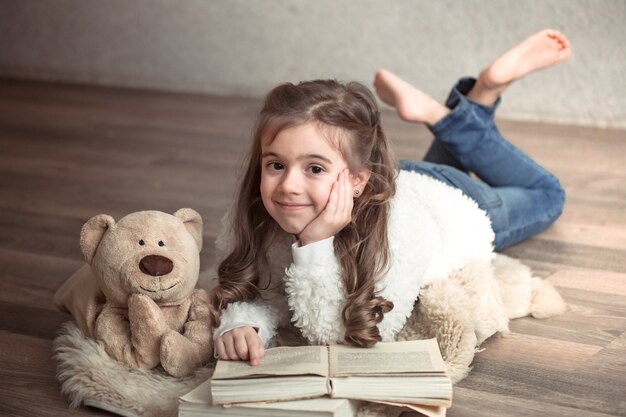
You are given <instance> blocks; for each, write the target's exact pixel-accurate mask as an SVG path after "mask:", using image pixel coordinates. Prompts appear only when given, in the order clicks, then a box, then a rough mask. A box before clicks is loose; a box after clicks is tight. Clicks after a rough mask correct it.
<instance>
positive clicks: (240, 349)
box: [233, 335, 249, 361]
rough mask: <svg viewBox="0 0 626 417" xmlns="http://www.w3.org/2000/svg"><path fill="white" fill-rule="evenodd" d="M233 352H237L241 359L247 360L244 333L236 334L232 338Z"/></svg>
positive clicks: (246, 345)
mask: <svg viewBox="0 0 626 417" xmlns="http://www.w3.org/2000/svg"><path fill="white" fill-rule="evenodd" d="M233 344H234V347H235V352H237V357H238V358H239V359H241V360H244V361H247V360H248V354H249V351H248V343H247V341H246V337H245V335H237V337H235V340H234V343H233Z"/></svg>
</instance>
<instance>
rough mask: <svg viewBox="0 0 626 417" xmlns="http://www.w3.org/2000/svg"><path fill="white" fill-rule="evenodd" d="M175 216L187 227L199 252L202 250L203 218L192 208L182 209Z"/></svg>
mask: <svg viewBox="0 0 626 417" xmlns="http://www.w3.org/2000/svg"><path fill="white" fill-rule="evenodd" d="M174 216H176V217H178V218H179V219H181V220H182V221H183V223H184V224H185V227H186V228H187V230H188V231H189V233H191V236H193V238H194V240H195V241H196V244H197V245H198V250H202V216H200V214H199V213H198V212H197V211H195V210H193V209H190V208H181V209H180V210H177V211H176V213H174Z"/></svg>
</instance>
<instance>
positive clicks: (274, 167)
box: [267, 162, 284, 171]
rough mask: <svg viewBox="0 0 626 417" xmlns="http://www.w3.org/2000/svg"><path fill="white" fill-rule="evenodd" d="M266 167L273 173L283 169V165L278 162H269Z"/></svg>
mask: <svg viewBox="0 0 626 417" xmlns="http://www.w3.org/2000/svg"><path fill="white" fill-rule="evenodd" d="M267 167H268V168H269V169H271V170H273V171H279V170H281V169H283V168H284V166H283V164H281V163H280V162H270V163H269V164H267Z"/></svg>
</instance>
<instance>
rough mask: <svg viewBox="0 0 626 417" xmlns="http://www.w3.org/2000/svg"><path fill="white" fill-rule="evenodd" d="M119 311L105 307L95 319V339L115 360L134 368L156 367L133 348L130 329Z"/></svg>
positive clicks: (152, 361)
mask: <svg viewBox="0 0 626 417" xmlns="http://www.w3.org/2000/svg"><path fill="white" fill-rule="evenodd" d="M117 310H120V309H116V308H107V307H105V308H104V310H103V311H102V313H100V315H99V316H98V318H97V319H96V326H95V338H96V339H97V340H99V341H100V342H102V343H103V344H104V349H105V350H106V352H107V353H108V354H109V355H110V356H111V357H112V358H114V359H115V360H117V361H119V362H122V363H124V364H126V365H128V366H131V367H134V368H148V369H150V368H154V367H155V366H156V365H158V363H159V362H158V357H157V362H156V363H154V360H150V358H147V357H145V356H143V355H138V354H137V350H136V349H135V347H134V346H133V342H132V337H131V328H130V324H129V322H128V320H127V319H126V316H125V315H124V314H123V313H122V312H121V311H117Z"/></svg>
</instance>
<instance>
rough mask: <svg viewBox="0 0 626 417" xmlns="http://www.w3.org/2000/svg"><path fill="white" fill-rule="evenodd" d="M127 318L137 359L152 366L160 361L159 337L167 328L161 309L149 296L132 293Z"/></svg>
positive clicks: (146, 365) (149, 366)
mask: <svg viewBox="0 0 626 417" xmlns="http://www.w3.org/2000/svg"><path fill="white" fill-rule="evenodd" d="M128 320H129V321H130V334H131V342H132V346H133V350H134V353H135V355H136V357H137V361H138V362H140V363H142V364H143V365H144V366H142V367H146V368H154V367H155V366H157V365H158V364H159V362H161V353H160V352H161V338H162V337H163V334H165V333H166V332H167V331H168V330H169V327H168V326H167V323H166V321H165V318H164V317H163V313H162V312H161V309H160V308H159V306H157V304H156V303H155V302H154V301H153V300H152V299H151V298H150V297H148V296H146V295H143V294H133V295H131V296H130V298H129V299H128Z"/></svg>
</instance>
